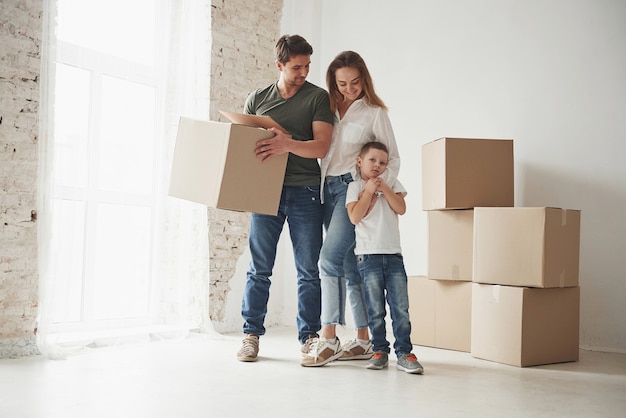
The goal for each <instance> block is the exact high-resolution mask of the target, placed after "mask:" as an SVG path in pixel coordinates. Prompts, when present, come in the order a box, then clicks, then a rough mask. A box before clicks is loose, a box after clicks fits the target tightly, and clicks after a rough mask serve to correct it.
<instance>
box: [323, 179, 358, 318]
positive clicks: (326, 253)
mask: <svg viewBox="0 0 626 418" xmlns="http://www.w3.org/2000/svg"><path fill="white" fill-rule="evenodd" d="M351 181H352V175H350V173H348V174H344V175H342V176H332V177H331V176H329V177H326V179H325V183H326V184H325V185H324V205H323V206H324V228H325V229H326V236H325V238H324V243H323V244H322V251H321V253H320V271H321V280H322V325H331V324H338V325H345V324H346V318H345V311H346V293H347V296H348V301H349V303H350V310H351V311H352V317H353V319H354V325H355V328H357V329H359V328H366V327H367V309H366V307H365V293H364V291H363V285H362V284H363V282H362V280H361V276H360V275H359V271H358V269H357V267H356V259H355V257H354V225H353V224H352V222H350V218H348V210H347V209H346V191H347V190H348V184H349V183H350V182H351Z"/></svg>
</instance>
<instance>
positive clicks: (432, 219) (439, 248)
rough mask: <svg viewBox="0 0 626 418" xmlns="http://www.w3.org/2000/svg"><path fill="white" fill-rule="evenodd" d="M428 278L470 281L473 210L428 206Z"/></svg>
mask: <svg viewBox="0 0 626 418" xmlns="http://www.w3.org/2000/svg"><path fill="white" fill-rule="evenodd" d="M426 213H427V219H428V270H427V276H428V278H429V279H439V280H463V281H469V282H471V281H472V260H473V245H474V241H473V239H474V235H473V234H474V210H473V209H458V210H457V209H454V210H430V211H427V212H426Z"/></svg>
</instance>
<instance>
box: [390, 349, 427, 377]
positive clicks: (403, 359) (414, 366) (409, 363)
mask: <svg viewBox="0 0 626 418" xmlns="http://www.w3.org/2000/svg"><path fill="white" fill-rule="evenodd" d="M396 368H397V369H398V370H403V371H405V372H407V373H414V374H422V373H424V368H423V367H422V365H421V364H420V362H419V361H417V357H415V354H413V353H409V354H402V355H401V356H400V357H398V362H397V363H396Z"/></svg>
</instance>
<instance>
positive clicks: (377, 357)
mask: <svg viewBox="0 0 626 418" xmlns="http://www.w3.org/2000/svg"><path fill="white" fill-rule="evenodd" d="M388 364H389V354H387V353H385V352H384V351H376V352H375V353H374V354H373V355H372V358H371V359H369V361H368V362H367V368H368V369H372V370H381V369H384V368H385V367H387V365H388Z"/></svg>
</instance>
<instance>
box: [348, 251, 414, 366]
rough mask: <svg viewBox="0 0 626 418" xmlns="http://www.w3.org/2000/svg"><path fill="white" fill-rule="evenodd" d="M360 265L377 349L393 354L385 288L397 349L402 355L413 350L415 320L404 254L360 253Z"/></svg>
mask: <svg viewBox="0 0 626 418" xmlns="http://www.w3.org/2000/svg"><path fill="white" fill-rule="evenodd" d="M356 258H357V265H358V268H359V272H360V273H361V277H362V278H363V284H364V287H365V297H366V298H367V313H368V315H369V327H370V332H371V333H372V345H373V350H374V351H384V352H386V353H389V352H390V351H391V350H390V348H389V341H387V331H386V328H385V316H386V314H387V310H386V308H385V291H386V293H387V298H386V301H387V303H388V304H389V309H390V313H391V323H392V328H393V336H394V338H395V342H394V345H393V347H394V350H395V353H396V355H397V356H398V357H399V356H401V355H402V354H408V353H410V352H411V351H412V350H413V345H412V344H411V321H410V319H409V295H408V291H407V277H406V270H405V269H404V261H403V258H402V255H401V254H367V255H358V256H356Z"/></svg>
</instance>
